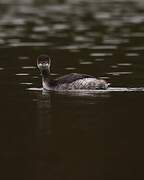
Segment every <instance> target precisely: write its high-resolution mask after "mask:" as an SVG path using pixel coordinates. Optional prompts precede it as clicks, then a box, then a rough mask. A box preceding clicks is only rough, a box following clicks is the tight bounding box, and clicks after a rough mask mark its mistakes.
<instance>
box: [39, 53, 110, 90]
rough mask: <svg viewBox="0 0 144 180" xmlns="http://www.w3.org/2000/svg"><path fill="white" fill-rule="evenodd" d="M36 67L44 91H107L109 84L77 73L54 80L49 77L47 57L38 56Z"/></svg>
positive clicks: (49, 60)
mask: <svg viewBox="0 0 144 180" xmlns="http://www.w3.org/2000/svg"><path fill="white" fill-rule="evenodd" d="M37 67H38V68H39V70H40V73H41V76H42V86H43V89H44V90H48V91H49V90H50V91H51V90H52V91H69V90H98V89H107V88H108V86H109V83H107V82H106V81H105V80H103V79H97V78H95V77H94V76H91V75H87V74H79V73H70V74H67V75H64V76H61V77H59V78H56V79H52V78H51V75H50V67H51V59H50V57H49V56H48V55H40V56H39V57H38V58H37Z"/></svg>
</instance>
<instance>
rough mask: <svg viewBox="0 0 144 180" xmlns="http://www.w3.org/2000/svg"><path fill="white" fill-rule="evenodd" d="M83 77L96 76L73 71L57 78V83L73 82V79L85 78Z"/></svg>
mask: <svg viewBox="0 0 144 180" xmlns="http://www.w3.org/2000/svg"><path fill="white" fill-rule="evenodd" d="M83 78H94V76H91V75H87V74H78V73H71V74H67V75H64V76H61V77H59V78H57V79H55V82H56V83H57V84H63V83H72V82H73V81H76V80H78V79H83Z"/></svg>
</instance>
